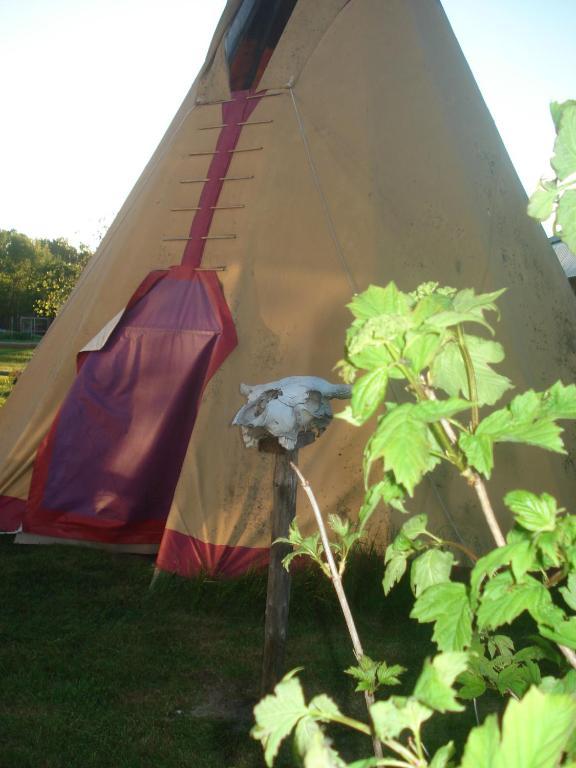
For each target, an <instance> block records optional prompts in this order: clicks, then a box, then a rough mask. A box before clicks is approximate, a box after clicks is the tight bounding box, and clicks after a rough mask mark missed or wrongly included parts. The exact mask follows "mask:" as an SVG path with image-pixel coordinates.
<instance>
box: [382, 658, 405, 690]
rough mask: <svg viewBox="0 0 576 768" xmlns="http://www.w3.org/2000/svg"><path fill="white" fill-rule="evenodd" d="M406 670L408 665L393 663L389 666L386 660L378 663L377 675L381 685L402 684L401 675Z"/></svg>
mask: <svg viewBox="0 0 576 768" xmlns="http://www.w3.org/2000/svg"><path fill="white" fill-rule="evenodd" d="M403 672H406V667H403V666H402V665H401V664H392V666H391V667H389V666H388V665H387V664H386V662H385V661H383V662H382V663H381V664H379V665H378V670H377V672H376V676H377V678H378V682H379V683H380V685H400V679H399V675H401V674H402V673H403Z"/></svg>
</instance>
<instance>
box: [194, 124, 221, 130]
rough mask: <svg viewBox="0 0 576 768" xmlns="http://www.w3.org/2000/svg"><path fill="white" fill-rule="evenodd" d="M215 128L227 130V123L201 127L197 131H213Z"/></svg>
mask: <svg viewBox="0 0 576 768" xmlns="http://www.w3.org/2000/svg"><path fill="white" fill-rule="evenodd" d="M215 128H228V123H219V124H218V125H202V126H201V127H200V128H198V130H199V131H213V130H214V129H215Z"/></svg>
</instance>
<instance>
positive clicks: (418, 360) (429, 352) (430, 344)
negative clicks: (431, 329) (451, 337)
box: [404, 330, 442, 373]
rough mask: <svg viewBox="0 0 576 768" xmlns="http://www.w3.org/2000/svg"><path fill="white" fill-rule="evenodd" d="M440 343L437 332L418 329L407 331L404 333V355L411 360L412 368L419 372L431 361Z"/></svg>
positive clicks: (439, 336) (440, 339)
mask: <svg viewBox="0 0 576 768" xmlns="http://www.w3.org/2000/svg"><path fill="white" fill-rule="evenodd" d="M441 343H442V336H441V334H439V333H422V331H420V330H417V331H415V332H411V331H409V332H408V333H407V334H406V346H405V347H404V357H406V358H407V359H408V360H409V361H410V362H411V364H412V368H413V370H414V371H415V372H416V373H420V372H421V371H423V370H424V369H425V368H428V366H429V365H430V364H431V363H432V360H433V359H434V357H435V355H436V353H437V352H438V350H439V349H440V345H441Z"/></svg>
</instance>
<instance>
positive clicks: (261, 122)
mask: <svg viewBox="0 0 576 768" xmlns="http://www.w3.org/2000/svg"><path fill="white" fill-rule="evenodd" d="M273 122H274V120H248V121H246V122H245V123H236V125H270V123H273Z"/></svg>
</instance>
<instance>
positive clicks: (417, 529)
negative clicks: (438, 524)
mask: <svg viewBox="0 0 576 768" xmlns="http://www.w3.org/2000/svg"><path fill="white" fill-rule="evenodd" d="M427 525H428V515H425V514H421V515H413V516H412V517H411V518H410V520H407V521H406V522H405V523H404V525H403V526H402V528H401V529H400V533H401V534H403V535H404V536H406V538H407V539H410V541H414V539H417V538H418V536H421V535H422V534H423V533H425V531H426V526H427Z"/></svg>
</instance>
